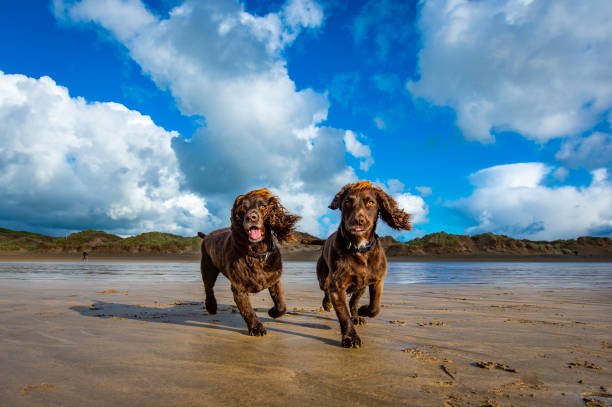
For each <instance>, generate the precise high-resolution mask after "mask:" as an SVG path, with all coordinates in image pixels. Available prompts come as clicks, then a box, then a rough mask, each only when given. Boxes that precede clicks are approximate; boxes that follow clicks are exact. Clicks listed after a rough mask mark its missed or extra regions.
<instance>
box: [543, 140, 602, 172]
mask: <svg viewBox="0 0 612 407" xmlns="http://www.w3.org/2000/svg"><path fill="white" fill-rule="evenodd" d="M555 158H557V160H559V161H561V162H563V163H564V164H565V165H568V166H570V167H573V168H576V167H585V168H589V169H595V168H600V167H608V168H609V167H610V162H611V160H612V135H611V134H605V133H600V132H597V133H593V134H591V135H590V136H588V137H584V138H578V137H576V138H571V139H568V140H566V141H565V142H564V143H563V145H562V146H561V149H560V150H559V152H558V153H557V155H556V156H555Z"/></svg>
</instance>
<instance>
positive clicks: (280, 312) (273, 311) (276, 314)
mask: <svg viewBox="0 0 612 407" xmlns="http://www.w3.org/2000/svg"><path fill="white" fill-rule="evenodd" d="M285 312H287V308H285V307H283V308H280V309H279V308H276V307H272V308H270V309H269V310H268V315H270V316H271V317H272V318H278V317H281V316H283V315H285Z"/></svg>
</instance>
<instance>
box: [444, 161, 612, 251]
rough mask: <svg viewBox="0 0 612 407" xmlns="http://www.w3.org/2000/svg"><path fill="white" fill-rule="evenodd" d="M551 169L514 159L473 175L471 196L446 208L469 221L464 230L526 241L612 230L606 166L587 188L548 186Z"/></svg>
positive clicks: (611, 197) (611, 193)
mask: <svg viewBox="0 0 612 407" xmlns="http://www.w3.org/2000/svg"><path fill="white" fill-rule="evenodd" d="M552 171H553V168H551V167H549V166H547V165H545V164H543V163H517V164H508V165H499V166H495V167H490V168H485V169H483V170H480V171H478V172H476V173H475V174H472V176H471V177H470V181H471V182H472V184H473V185H474V186H475V189H474V191H473V192H472V194H471V195H470V196H468V197H466V198H462V199H459V200H457V201H454V202H452V203H450V204H449V206H451V207H453V208H455V209H457V210H459V211H460V212H462V213H463V214H464V215H465V216H467V217H468V218H470V219H472V220H473V221H474V222H475V223H476V225H475V226H473V227H470V228H469V229H468V230H467V232H468V233H482V232H495V233H502V234H506V235H510V236H513V237H519V238H529V239H544V240H553V239H566V238H575V237H577V236H583V235H607V236H609V235H611V234H612V209H611V208H612V186H611V184H610V181H609V179H608V174H607V171H606V170H605V169H597V170H594V171H593V172H592V177H593V178H592V182H591V184H590V185H588V186H586V187H574V186H563V187H558V188H551V187H548V186H546V177H547V176H548V175H549V174H550V173H551V172H552Z"/></svg>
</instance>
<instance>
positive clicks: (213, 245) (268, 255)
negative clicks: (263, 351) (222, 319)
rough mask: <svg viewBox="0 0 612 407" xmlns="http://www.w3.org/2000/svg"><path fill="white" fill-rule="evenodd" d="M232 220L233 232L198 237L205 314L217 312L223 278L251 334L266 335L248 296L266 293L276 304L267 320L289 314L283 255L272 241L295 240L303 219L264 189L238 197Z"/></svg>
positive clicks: (227, 231)
mask: <svg viewBox="0 0 612 407" xmlns="http://www.w3.org/2000/svg"><path fill="white" fill-rule="evenodd" d="M231 216H232V219H231V227H230V228H225V229H219V230H215V231H214V232H212V233H210V234H209V235H208V236H206V235H204V233H201V232H200V233H198V235H199V236H200V237H201V238H202V239H203V241H202V262H201V271H202V280H203V281H204V290H205V292H206V302H205V304H206V310H207V311H208V312H209V313H210V314H215V313H216V312H217V300H216V298H215V293H214V290H213V287H214V286H215V281H216V280H217V276H218V275H219V273H222V274H223V275H224V276H225V277H227V279H228V280H229V281H230V283H231V286H232V293H233V294H234V301H235V302H236V305H237V306H238V309H239V310H240V314H241V315H242V318H244V321H245V322H246V324H247V327H248V329H249V335H252V336H263V335H265V334H266V328H265V327H264V326H263V325H262V323H261V322H260V321H259V319H257V315H255V311H253V307H252V306H251V301H250V300H249V293H257V292H260V291H261V290H264V289H266V288H267V289H268V290H269V291H270V296H271V297H272V301H274V306H273V307H272V308H270V310H269V311H268V315H270V316H271V317H272V318H278V317H280V316H281V315H283V314H284V313H285V312H286V305H285V293H284V290H283V286H282V285H281V274H282V272H283V268H282V263H281V254H280V250H279V249H278V247H277V246H276V243H275V242H274V239H275V236H276V239H277V240H278V242H279V243H283V242H287V241H291V240H293V238H294V236H293V232H294V230H295V224H296V222H297V221H298V220H299V219H300V217H299V216H296V215H292V214H290V213H289V212H287V210H286V209H285V208H284V207H283V206H282V205H281V204H280V201H279V199H278V198H277V197H276V196H274V195H272V193H270V191H268V190H267V189H265V188H263V189H257V190H254V191H251V192H249V193H247V194H245V195H240V196H238V198H236V200H235V201H234V206H233V207H232V214H231Z"/></svg>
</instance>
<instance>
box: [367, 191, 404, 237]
mask: <svg viewBox="0 0 612 407" xmlns="http://www.w3.org/2000/svg"><path fill="white" fill-rule="evenodd" d="M375 191H376V198H377V200H378V208H379V213H380V218H381V219H382V220H383V221H384V222H385V223H386V224H387V225H389V226H391V227H392V228H393V229H398V230H399V229H404V230H410V229H412V225H411V224H410V219H411V216H410V215H409V214H407V213H406V212H404V211H403V210H402V209H400V208H399V206H397V202H395V200H394V199H393V198H392V197H391V195H389V194H387V193H386V192H385V191H383V190H382V189H380V188H376V189H375Z"/></svg>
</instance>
